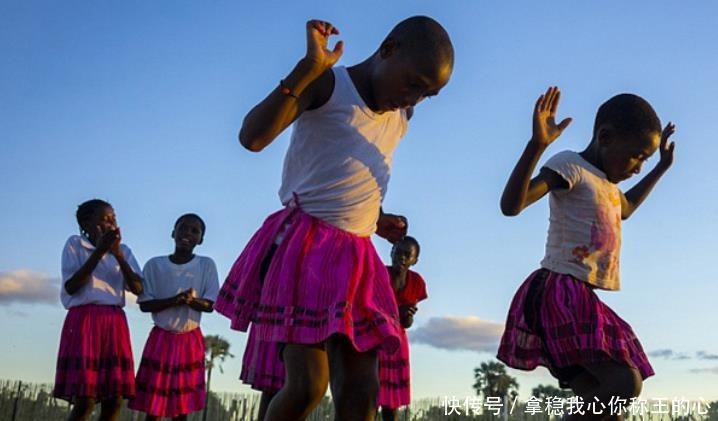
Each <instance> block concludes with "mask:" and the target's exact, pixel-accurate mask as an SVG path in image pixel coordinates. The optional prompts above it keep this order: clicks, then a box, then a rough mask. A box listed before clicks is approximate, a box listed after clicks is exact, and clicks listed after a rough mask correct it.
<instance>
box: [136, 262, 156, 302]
mask: <svg viewBox="0 0 718 421" xmlns="http://www.w3.org/2000/svg"><path fill="white" fill-rule="evenodd" d="M154 260H155V259H150V260H149V261H148V262H147V263H145V267H144V269H143V270H142V278H143V280H144V282H143V283H142V294H140V296H139V297H137V302H138V303H142V302H145V301H150V300H155V299H157V297H156V296H155V291H154V283H155V282H154V281H155V271H154V267H155V264H154Z"/></svg>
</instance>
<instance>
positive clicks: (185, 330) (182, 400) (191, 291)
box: [129, 213, 219, 421]
mask: <svg viewBox="0 0 718 421" xmlns="http://www.w3.org/2000/svg"><path fill="white" fill-rule="evenodd" d="M204 235H205V224H204V221H203V220H202V218H200V217H199V216H198V215H196V214H193V213H188V214H185V215H182V216H180V217H179V218H178V219H177V221H176V222H175V225H174V229H173V230H172V238H173V239H174V242H175V251H174V253H172V254H171V255H169V256H157V257H154V258H152V259H150V260H149V261H148V262H147V264H145V267H144V271H143V273H144V276H145V290H144V292H143V293H142V295H141V296H140V297H139V299H138V300H137V301H138V302H139V304H140V309H141V310H142V311H144V312H151V313H152V319H153V320H154V322H155V326H154V327H153V328H152V331H151V332H150V336H149V338H148V339H147V343H146V344H145V349H144V352H143V353H142V362H141V363H140V369H139V371H138V372H137V396H136V397H135V398H134V399H132V400H131V401H130V404H129V407H130V408H132V409H135V410H138V411H142V412H145V413H146V414H147V418H146V420H147V421H151V420H158V419H160V418H162V417H167V418H173V419H175V420H178V421H179V420H186V419H187V414H189V413H191V412H194V411H199V410H200V409H202V408H204V406H205V401H206V395H207V393H206V389H205V380H204V376H205V373H204V336H203V335H202V331H201V330H200V327H199V324H200V320H201V318H202V313H210V312H212V310H213V304H214V300H215V299H216V297H217V292H218V291H219V280H218V278H217V268H216V266H215V264H214V261H213V260H212V259H211V258H209V257H205V256H197V255H195V254H194V248H195V247H196V246H197V245H199V244H202V241H203V240H204Z"/></svg>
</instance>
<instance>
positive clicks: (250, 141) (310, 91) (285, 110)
mask: <svg viewBox="0 0 718 421" xmlns="http://www.w3.org/2000/svg"><path fill="white" fill-rule="evenodd" d="M338 33H339V31H338V30H337V29H336V28H334V27H333V26H332V25H331V24H330V23H327V22H322V21H318V20H311V21H309V22H307V25H306V34H307V52H306V55H305V57H304V58H302V59H301V60H299V62H298V63H297V65H296V66H294V69H292V71H291V72H290V73H289V75H287V77H286V78H284V87H285V88H287V89H289V90H290V92H291V95H287V94H286V93H283V92H282V87H280V86H277V88H275V89H274V90H272V92H270V93H269V95H268V96H267V97H266V98H265V99H264V100H262V102H260V103H259V104H257V105H256V106H255V107H254V108H252V110H251V111H250V112H249V113H248V114H247V116H246V117H245V118H244V121H243V122H242V128H241V129H240V132H239V141H240V143H241V144H242V146H244V147H245V148H247V149H249V150H250V151H252V152H259V151H261V150H262V149H264V148H265V147H266V146H267V145H269V144H270V143H272V141H274V139H275V138H276V137H277V136H278V135H279V134H280V133H281V132H282V131H284V129H286V128H287V127H288V126H289V125H290V124H292V122H293V121H294V120H296V119H297V118H298V117H299V116H300V115H301V114H302V113H303V112H304V111H305V110H307V109H309V108H316V107H318V106H319V105H321V104H323V103H324V102H326V101H327V100H328V99H329V97H330V95H331V91H332V89H333V86H334V85H333V81H334V79H333V74H332V73H331V70H330V69H331V67H332V66H333V65H334V63H336V62H337V60H339V57H340V56H341V55H342V48H343V44H342V42H341V41H339V42H338V43H337V44H336V46H335V47H334V50H332V51H330V50H329V49H328V48H327V41H328V39H329V37H330V36H331V35H335V34H338ZM292 95H294V96H292ZM295 96H296V98H295Z"/></svg>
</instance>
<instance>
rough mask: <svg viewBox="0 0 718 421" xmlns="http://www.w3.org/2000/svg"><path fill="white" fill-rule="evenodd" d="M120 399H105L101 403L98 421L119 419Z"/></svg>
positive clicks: (119, 397) (118, 397) (115, 420)
mask: <svg viewBox="0 0 718 421" xmlns="http://www.w3.org/2000/svg"><path fill="white" fill-rule="evenodd" d="M121 409H122V397H121V396H117V397H115V398H110V399H105V400H104V401H102V402H101V411H100V421H117V420H119V419H120V410H121Z"/></svg>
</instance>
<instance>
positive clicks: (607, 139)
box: [596, 124, 616, 146]
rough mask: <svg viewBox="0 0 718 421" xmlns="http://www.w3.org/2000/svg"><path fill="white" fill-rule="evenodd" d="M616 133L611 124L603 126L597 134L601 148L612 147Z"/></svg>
mask: <svg viewBox="0 0 718 421" xmlns="http://www.w3.org/2000/svg"><path fill="white" fill-rule="evenodd" d="M615 133H616V132H615V131H614V130H613V126H611V125H610V124H602V125H601V127H599V128H598V132H597V133H596V136H597V137H598V144H599V145H601V146H605V145H610V144H611V143H613V142H614V141H615V136H614V135H615Z"/></svg>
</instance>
